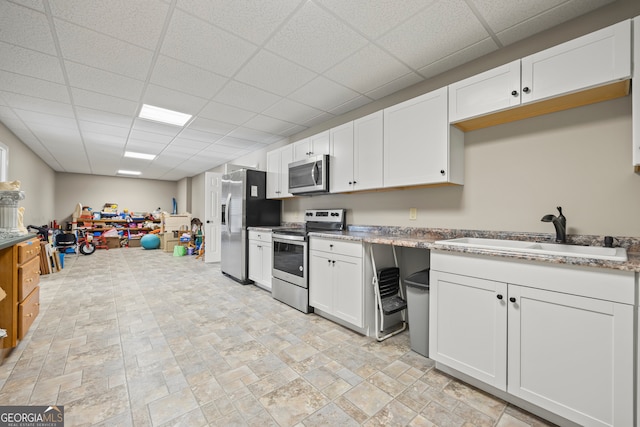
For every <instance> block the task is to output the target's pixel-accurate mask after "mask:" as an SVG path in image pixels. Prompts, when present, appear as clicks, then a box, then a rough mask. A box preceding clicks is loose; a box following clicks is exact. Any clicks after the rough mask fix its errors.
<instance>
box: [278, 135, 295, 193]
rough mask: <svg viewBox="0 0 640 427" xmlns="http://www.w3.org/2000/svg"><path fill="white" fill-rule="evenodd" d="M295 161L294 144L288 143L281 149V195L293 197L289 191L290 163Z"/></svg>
mask: <svg viewBox="0 0 640 427" xmlns="http://www.w3.org/2000/svg"><path fill="white" fill-rule="evenodd" d="M292 162H293V146H292V145H291V144H290V145H287V146H285V147H282V148H281V149H280V196H281V197H282V198H285V197H293V194H291V192H290V191H289V163H292Z"/></svg>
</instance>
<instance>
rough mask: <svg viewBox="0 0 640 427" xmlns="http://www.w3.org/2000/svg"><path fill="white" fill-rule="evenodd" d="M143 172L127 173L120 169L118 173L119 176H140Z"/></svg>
mask: <svg viewBox="0 0 640 427" xmlns="http://www.w3.org/2000/svg"><path fill="white" fill-rule="evenodd" d="M141 173H142V172H140V171H126V170H122V169H120V170H119V171H118V174H119V175H140V174H141Z"/></svg>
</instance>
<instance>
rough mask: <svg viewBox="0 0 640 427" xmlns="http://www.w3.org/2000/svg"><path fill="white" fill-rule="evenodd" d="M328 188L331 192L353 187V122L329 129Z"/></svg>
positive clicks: (349, 189) (348, 189)
mask: <svg viewBox="0 0 640 427" xmlns="http://www.w3.org/2000/svg"><path fill="white" fill-rule="evenodd" d="M329 134H330V137H331V161H330V163H329V174H330V177H331V179H330V181H329V188H330V189H331V192H332V193H340V192H343V191H351V190H352V189H353V122H349V123H345V124H344V125H342V126H338V127H336V128H333V129H331V131H330V133H329Z"/></svg>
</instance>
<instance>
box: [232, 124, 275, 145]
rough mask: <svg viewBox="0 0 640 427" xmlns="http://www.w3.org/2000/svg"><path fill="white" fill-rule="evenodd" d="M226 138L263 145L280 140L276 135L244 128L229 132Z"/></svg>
mask: <svg viewBox="0 0 640 427" xmlns="http://www.w3.org/2000/svg"><path fill="white" fill-rule="evenodd" d="M226 137H232V138H238V139H244V140H247V141H253V142H260V143H263V144H269V143H272V142H274V141H275V140H276V139H279V138H280V137H279V136H278V135H273V134H271V133H267V132H262V131H259V130H254V129H249V128H246V127H239V128H237V129H236V130H234V131H233V132H230V133H229V135H227V136H226ZM226 137H225V138H226Z"/></svg>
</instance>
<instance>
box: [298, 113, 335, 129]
mask: <svg viewBox="0 0 640 427" xmlns="http://www.w3.org/2000/svg"><path fill="white" fill-rule="evenodd" d="M334 117H335V116H334V115H333V114H331V113H321V114H319V115H317V116H315V117H312V118H310V119H309V120H307V121H305V122H302V126H306V127H311V126H315V125H317V124H320V123H324V122H326V121H327V120H330V119H332V118H334Z"/></svg>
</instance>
